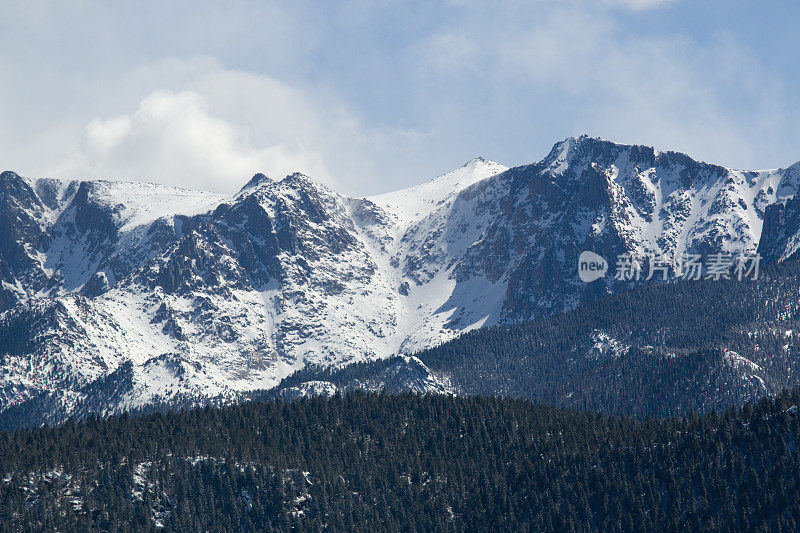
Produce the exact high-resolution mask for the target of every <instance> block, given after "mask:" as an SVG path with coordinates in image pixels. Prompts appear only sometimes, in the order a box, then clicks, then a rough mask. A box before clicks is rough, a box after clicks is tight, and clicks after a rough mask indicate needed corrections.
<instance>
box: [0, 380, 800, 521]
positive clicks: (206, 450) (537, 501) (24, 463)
mask: <svg viewBox="0 0 800 533" xmlns="http://www.w3.org/2000/svg"><path fill="white" fill-rule="evenodd" d="M798 405H800V392H798V391H794V392H791V393H789V392H785V393H782V394H780V395H778V396H777V397H774V398H770V399H765V400H762V401H760V402H759V403H757V404H747V405H745V406H744V407H742V408H741V409H732V410H728V411H726V412H724V413H722V414H717V412H716V411H711V412H709V413H707V414H705V415H702V416H698V415H697V414H695V413H694V412H689V413H688V414H687V416H686V417H683V418H666V419H651V418H644V419H634V418H626V417H616V416H609V415H604V414H599V413H593V412H587V411H583V412H581V411H572V410H563V409H559V408H554V407H547V406H541V405H536V404H533V403H531V402H529V401H527V400H519V399H510V398H497V397H480V396H474V397H450V396H437V395H426V396H418V395H411V394H403V395H387V394H364V393H358V392H357V393H352V394H349V395H345V396H342V395H335V396H333V397H330V398H312V399H301V400H298V401H294V402H288V403H285V402H281V401H269V402H251V403H247V404H242V405H237V406H231V407H224V408H210V407H207V408H201V409H194V410H188V411H180V412H173V413H169V414H161V413H157V414H149V415H144V416H130V415H123V416H119V417H111V418H108V419H104V420H101V419H99V418H97V417H92V418H89V419H88V420H86V421H84V422H80V423H78V422H74V421H70V422H68V423H67V424H64V425H62V426H59V427H55V428H40V429H25V430H18V431H15V432H1V433H0V526H1V527H0V529H2V530H4V531H39V530H42V529H45V530H60V531H71V530H82V531H86V530H96V529H100V530H109V531H131V530H136V531H138V530H153V529H158V528H165V529H167V530H185V531H195V530H197V531H201V530H202V531H206V530H213V531H252V530H264V531H286V530H290V529H299V530H308V531H322V530H332V531H351V530H352V531H493V530H494V531H687V530H691V531H719V530H726V531H796V530H797V529H798V527H799V525H798V522H797V521H798V519H800V449H799V448H798V442H800V420H799V419H798V414H797V410H798V407H797V406H798Z"/></svg>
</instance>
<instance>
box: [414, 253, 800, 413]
mask: <svg viewBox="0 0 800 533" xmlns="http://www.w3.org/2000/svg"><path fill="white" fill-rule="evenodd" d="M799 295H800V265H799V264H798V263H797V262H796V261H793V262H787V263H785V264H782V265H778V266H776V267H775V268H773V269H771V270H769V271H768V272H766V273H764V275H763V276H762V277H761V279H759V280H758V281H756V282H739V281H686V282H679V283H672V284H666V285H650V286H645V287H640V288H637V289H634V290H631V291H627V292H624V293H617V294H614V295H610V296H607V297H604V298H600V299H598V300H596V301H592V302H585V303H584V304H583V305H581V306H580V307H579V308H578V309H576V310H575V311H573V312H570V313H565V314H562V315H556V316H553V317H549V318H545V319H541V320H536V321H532V322H527V323H523V324H518V325H513V326H500V327H494V328H486V329H480V330H476V331H473V332H470V333H467V334H466V335H464V336H462V337H460V338H458V339H456V340H454V341H452V342H449V343H445V344H443V345H441V346H439V347H436V348H433V349H430V350H426V351H423V352H420V353H418V354H417V356H418V357H419V358H420V359H421V360H422V361H423V362H424V363H425V365H427V366H428V368H430V370H431V371H433V372H434V373H438V374H443V375H446V376H447V377H449V378H450V380H451V384H452V386H453V387H455V389H456V391H457V392H460V393H462V394H497V395H509V396H514V397H521V398H528V399H531V400H534V401H537V402H541V403H546V404H552V405H559V406H564V407H571V408H578V409H595V410H600V411H603V412H606V413H614V414H628V415H637V416H646V415H650V416H670V415H681V414H684V413H687V412H688V411H689V410H691V409H694V410H697V411H700V412H702V411H706V410H709V409H712V408H716V409H723V408H726V407H729V406H737V405H741V404H742V403H743V402H745V401H749V400H754V399H758V398H762V397H764V396H766V395H768V394H776V393H778V392H779V391H780V390H782V389H784V388H794V387H797V386H800V342H798V336H797V335H798V333H800V298H799V297H798V296H799Z"/></svg>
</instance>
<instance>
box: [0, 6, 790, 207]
mask: <svg viewBox="0 0 800 533" xmlns="http://www.w3.org/2000/svg"><path fill="white" fill-rule="evenodd" d="M222 4H224V6H223V5H222ZM797 20H800V5H798V3H797V2H795V1H794V0H790V1H789V0H787V1H777V0H776V1H771V2H768V3H759V5H758V6H756V4H754V3H752V2H746V1H742V2H737V1H730V0H703V1H699V0H672V1H663V0H595V1H589V0H551V1H548V0H529V1H522V0H519V1H513V0H511V1H487V2H482V1H478V0H475V1H473V0H451V1H449V2H439V3H437V2H432V1H431V0H425V1H420V2H414V1H407V0H406V1H396V2H395V1H390V0H386V1H374V2H368V1H362V0H352V1H347V0H345V1H342V2H327V1H324V2H305V1H302V0H299V1H298V0H295V1H292V2H274V3H270V2H252V3H251V2H230V1H229V2H211V1H208V2H207V1H205V0H192V1H190V2H180V1H173V2H163V1H158V2H146V1H138V2H128V3H123V2H91V1H86V2H37V1H24V2H23V1H21V2H14V1H10V2H3V3H2V4H0V167H2V169H13V170H16V171H18V172H20V173H22V174H25V175H29V176H45V175H49V176H58V177H65V178H66V177H69V178H74V177H80V178H106V179H132V180H144V181H155V182H160V183H168V184H174V185H180V186H185V187H190V188H199V189H208V190H215V191H221V192H232V191H235V190H237V189H238V188H239V187H241V185H243V184H244V183H245V182H246V181H247V179H248V178H249V176H251V175H252V174H253V173H254V172H256V171H263V172H265V173H267V174H268V175H270V176H273V177H281V176H282V175H285V174H286V173H288V172H291V171H294V170H299V171H302V172H304V173H306V174H309V175H311V176H313V177H315V178H317V179H318V180H320V181H322V182H324V183H326V184H328V185H329V186H331V187H332V188H334V189H335V190H338V191H340V192H343V193H348V194H356V195H366V194H372V193H378V192H385V191H389V190H393V189H397V188H400V187H404V186H408V185H413V184H416V183H419V182H421V181H424V180H425V179H427V178H430V177H433V176H435V175H437V174H440V173H442V172H445V171H448V170H451V169H453V168H455V167H458V166H459V165H461V164H463V163H464V162H466V161H467V160H469V159H472V158H473V157H476V156H479V155H481V156H484V157H487V158H490V159H494V160H496V161H500V162H502V163H504V164H507V165H515V164H522V163H527V162H532V161H536V160H539V159H540V158H541V157H543V156H544V155H545V154H546V153H547V152H548V151H549V149H550V147H551V146H552V145H553V143H555V142H556V141H558V140H560V139H563V138H565V137H568V136H571V135H579V134H582V133H588V134H590V135H593V136H600V137H604V138H608V139H612V140H616V141H621V142H629V143H638V144H648V145H654V146H656V147H659V148H662V149H675V150H681V151H685V152H687V153H689V154H690V155H692V156H694V157H696V158H698V159H702V160H706V161H712V162H717V163H722V164H725V165H727V166H732V167H737V168H772V167H779V166H787V165H789V164H791V163H794V162H795V161H797V160H800V127H798V124H800V91H799V90H798V83H800V46H798V40H797V34H796V21H797Z"/></svg>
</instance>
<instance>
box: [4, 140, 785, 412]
mask: <svg viewBox="0 0 800 533" xmlns="http://www.w3.org/2000/svg"><path fill="white" fill-rule="evenodd" d="M798 181H800V173H799V172H798V171H797V167H792V168H790V169H787V170H775V171H762V172H741V171H734V170H729V169H726V168H723V167H719V166H715V165H709V164H705V163H700V162H696V161H693V160H692V159H690V158H689V157H687V156H685V155H683V154H678V153H673V152H658V151H656V150H653V149H652V148H647V147H642V146H626V145H619V144H614V143H611V142H607V141H602V140H598V139H591V138H587V137H581V138H571V139H567V140H565V141H563V142H561V143H558V144H557V145H556V146H555V147H554V148H553V150H552V151H551V152H550V154H549V155H548V156H547V157H546V158H545V159H543V160H542V161H541V162H539V163H535V164H532V165H526V166H522V167H517V168H513V169H507V168H506V167H503V166H502V165H499V164H497V163H492V162H490V161H486V160H484V159H476V160H474V161H471V162H470V163H468V164H467V165H465V166H464V167H462V168H460V169H458V170H456V171H455V172H452V173H450V174H446V175H444V176H441V177H439V178H436V179H434V180H431V181H429V182H427V183H425V184H422V185H420V186H417V187H414V188H411V189H406V190H403V191H398V192H395V193H390V194H386V195H381V196H376V197H373V198H369V199H364V198H348V197H345V196H342V195H339V194H336V193H334V192H332V191H330V190H328V189H327V188H325V187H323V186H321V185H320V184H318V183H316V182H314V181H313V180H311V179H310V178H308V177H306V176H303V175H301V174H293V175H291V176H287V177H286V178H284V179H282V180H280V181H273V180H271V179H269V178H267V177H266V176H264V175H256V176H254V177H253V179H251V180H250V181H249V182H248V183H247V185H245V187H243V188H242V190H241V191H239V193H237V194H236V195H235V196H233V197H225V196H220V195H213V194H209V193H201V192H193V191H186V190H182V189H174V188H169V187H162V186H156V185H150V184H142V183H112V182H102V181H97V182H66V181H59V180H52V179H37V180H32V179H26V178H21V177H19V176H17V175H16V174H14V173H11V172H6V173H3V174H2V175H0V224H1V225H2V228H3V231H2V232H0V280H1V281H2V285H0V410H2V409H4V408H7V407H9V406H12V405H19V404H21V402H24V401H26V400H27V401H29V402H36V401H38V402H39V404H38V405H39V406H40V407H39V408H42V409H45V407H41V406H44V405H48V406H51V407H47V409H54V408H52V405H56V404H57V405H59V406H60V407H59V408H58V410H57V412H58V413H61V414H64V415H65V416H66V415H68V414H69V413H70V409H71V406H75V405H82V406H84V407H83V408H86V407H85V406H87V405H93V406H95V407H92V409H96V410H100V411H102V412H115V411H117V410H120V409H123V408H126V407H137V406H142V405H147V404H149V403H152V402H155V401H158V402H167V403H169V402H172V401H175V402H177V401H178V399H181V401H189V400H187V399H191V401H195V400H196V401H203V399H204V398H212V397H214V398H220V397H223V398H224V397H230V398H235V397H237V395H239V394H240V393H243V392H246V391H248V390H256V389H266V388H270V387H272V386H274V385H276V384H277V383H278V382H279V381H280V380H281V379H282V378H283V377H285V376H287V375H288V374H290V373H292V372H293V371H294V370H296V369H298V368H302V367H303V366H305V365H307V364H315V365H337V366H340V365H344V364H347V363H350V362H354V361H369V360H376V359H382V358H385V357H389V356H392V355H395V354H398V353H405V354H410V353H413V352H414V351H416V350H418V349H421V348H424V347H428V346H431V345H433V344H437V343H440V342H442V341H444V340H448V339H450V338H453V337H454V336H456V335H458V334H460V333H462V332H464V331H468V330H470V329H473V328H477V327H482V326H486V325H492V324H499V323H511V322H517V321H521V320H527V319H530V318H532V317H536V316H540V315H543V314H549V313H556V312H560V311H563V310H566V309H570V308H572V307H574V306H575V305H577V304H578V302H579V301H581V300H582V299H591V298H595V297H597V296H598V295H599V294H603V293H605V292H607V291H613V290H619V289H622V288H626V287H628V286H629V284H628V283H623V282H618V281H614V280H613V279H611V276H607V277H606V278H605V279H602V280H598V281H597V282H595V283H592V284H590V285H585V284H583V283H581V282H580V281H579V279H578V277H577V271H576V264H577V257H578V255H579V254H580V252H581V251H583V250H587V249H590V250H594V251H595V252H597V253H599V254H600V255H602V256H604V257H606V258H607V259H608V260H609V261H611V262H612V269H613V260H614V258H615V257H616V255H617V254H619V253H622V252H635V253H640V254H656V255H660V254H667V255H670V256H674V255H675V254H681V253H685V252H698V253H708V252H713V251H730V252H753V251H755V250H756V248H757V246H758V243H759V238H760V236H761V229H762V220H764V217H766V220H767V227H768V228H777V229H769V230H768V231H767V230H765V238H766V236H767V235H769V240H770V242H771V243H773V244H770V250H772V251H770V253H771V254H772V255H775V257H777V260H780V259H783V258H785V257H788V256H787V254H786V253H785V252H786V250H789V249H790V248H791V246H790V245H788V244H787V245H784V244H776V243H783V242H784V241H786V240H787V238H788V237H787V236H788V235H790V234H791V235H794V233H796V232H797V228H794V226H791V225H790V224H789V225H787V223H786V220H787V217H788V220H793V219H794V218H796V217H794V216H793V215H791V214H787V213H790V210H792V209H797V207H796V206H795V205H794V201H793V200H791V198H792V197H793V196H794V194H795V191H796V190H797V186H798ZM787 201H788V202H787ZM783 204H786V205H785V206H784V205H783ZM765 213H766V214H765ZM781 213H783V215H781ZM781 221H783V222H781ZM793 228H794V229H793ZM781 246H783V248H781ZM787 247H788V248H787ZM795 249H796V248H795ZM778 250H780V251H778ZM111 384H113V385H111ZM109 390H113V391H114V393H113V394H110V393H109V394H107V391H109ZM54 391H55V392H54ZM98 391H106V392H103V396H102V397H103V398H107V400H103V401H101V400H100V399H99V398H100V396H97V397H96V398H94V400H93V399H92V395H98V394H100V392H98ZM43 395H44V396H43ZM44 397H47V400H46V401H45V400H43V399H42V398H44ZM37 399H38V400H37ZM100 405H102V409H101V408H100V407H97V406H100ZM53 412H56V411H53ZM59 416H60V415H59Z"/></svg>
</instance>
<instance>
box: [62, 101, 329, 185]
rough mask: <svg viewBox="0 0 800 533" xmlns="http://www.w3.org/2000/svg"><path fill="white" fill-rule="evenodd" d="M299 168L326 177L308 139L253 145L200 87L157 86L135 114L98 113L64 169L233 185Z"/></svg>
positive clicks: (114, 176) (113, 176) (112, 176)
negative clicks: (172, 90) (296, 142)
mask: <svg viewBox="0 0 800 533" xmlns="http://www.w3.org/2000/svg"><path fill="white" fill-rule="evenodd" d="M296 170H299V171H303V172H306V173H308V174H310V175H315V176H320V178H321V179H325V178H327V177H328V174H329V173H328V171H327V170H326V169H325V167H324V165H323V164H322V162H321V157H320V155H319V154H318V153H315V152H313V151H311V150H307V149H304V148H303V147H301V146H287V145H286V144H283V143H275V144H272V145H268V146H263V147H259V148H255V147H253V146H252V145H251V144H250V142H249V140H248V135H247V133H246V132H245V131H244V130H242V129H240V128H237V127H236V126H235V125H233V124H231V123H229V122H227V121H225V120H224V119H221V118H219V117H217V116H214V115H213V114H212V113H211V112H210V110H209V109H208V104H207V102H206V101H205V100H204V99H203V97H202V96H200V95H199V94H197V93H194V92H182V93H168V92H155V93H153V94H151V95H149V96H147V97H146V98H144V99H143V100H142V101H141V103H140V104H139V107H138V109H136V110H135V111H134V112H132V113H130V114H128V115H122V116H116V117H111V118H107V119H95V120H92V121H91V122H90V123H89V124H88V125H87V127H86V131H85V135H84V142H83V143H82V146H81V149H80V151H79V152H78V153H77V154H75V155H74V156H73V158H72V159H71V160H70V162H69V163H67V164H66V165H65V167H63V168H62V169H61V172H60V173H66V174H70V175H76V174H78V175H88V176H102V177H105V178H110V179H134V180H139V179H146V180H152V181H158V180H162V181H163V180H166V181H168V182H169V183H172V184H177V185H183V186H187V187H194V188H201V189H211V190H217V191H230V190H232V189H235V188H236V186H238V185H241V183H243V181H244V180H245V179H246V177H247V176H251V175H252V174H254V173H255V172H259V171H264V172H266V173H268V174H269V175H271V176H273V177H276V178H280V177H282V176H284V175H286V174H288V173H291V172H293V171H296Z"/></svg>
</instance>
